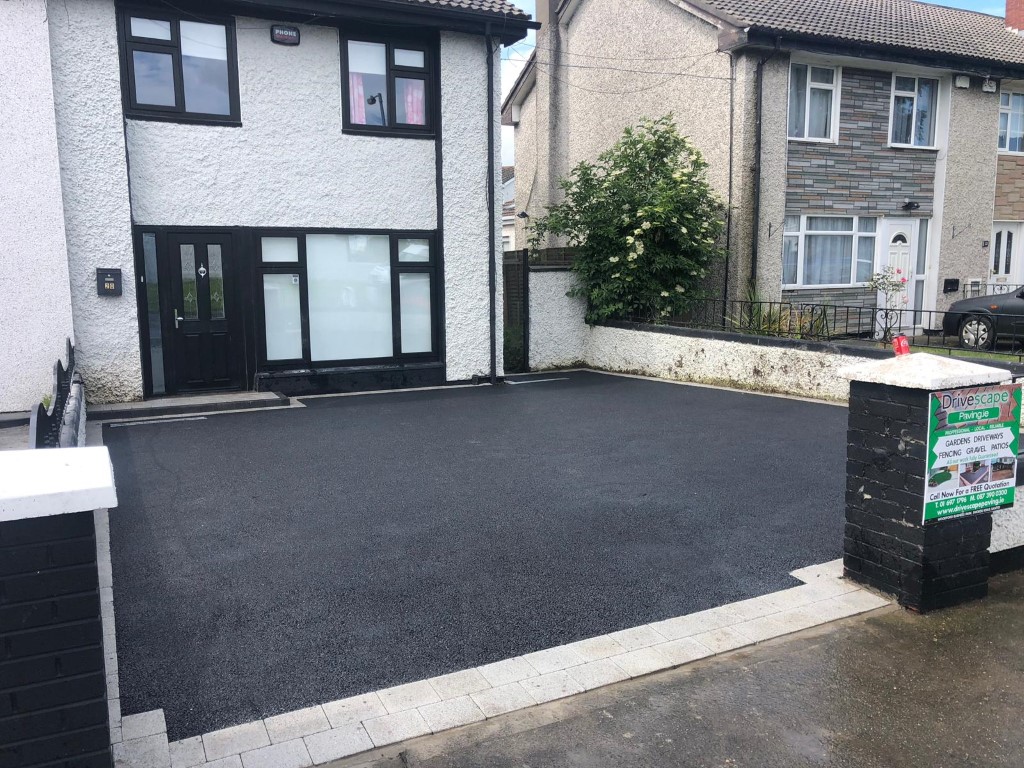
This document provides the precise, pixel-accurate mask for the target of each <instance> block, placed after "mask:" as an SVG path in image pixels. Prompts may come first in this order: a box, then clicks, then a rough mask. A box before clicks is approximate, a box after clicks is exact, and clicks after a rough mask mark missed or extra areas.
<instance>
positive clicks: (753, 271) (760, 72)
mask: <svg viewBox="0 0 1024 768" xmlns="http://www.w3.org/2000/svg"><path fill="white" fill-rule="evenodd" d="M781 42H782V41H781V38H778V37H777V38H775V48H773V49H772V51H771V53H769V54H768V55H767V56H764V57H763V58H761V59H760V60H759V61H758V62H757V70H756V76H755V82H756V87H757V122H756V129H755V131H754V211H753V213H754V242H753V243H752V244H751V249H750V287H751V289H754V290H756V289H757V255H758V253H757V252H758V240H759V239H760V236H761V123H762V117H763V112H764V65H765V64H767V63H768V62H769V61H770V60H771V59H772V58H774V57H775V54H777V53H778V52H779V49H780V46H781Z"/></svg>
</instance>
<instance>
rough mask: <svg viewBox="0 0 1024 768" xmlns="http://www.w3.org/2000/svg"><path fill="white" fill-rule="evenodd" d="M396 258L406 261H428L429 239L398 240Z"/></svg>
mask: <svg viewBox="0 0 1024 768" xmlns="http://www.w3.org/2000/svg"><path fill="white" fill-rule="evenodd" d="M398 260H399V261H406V262H425V261H430V241H429V240H399V241H398Z"/></svg>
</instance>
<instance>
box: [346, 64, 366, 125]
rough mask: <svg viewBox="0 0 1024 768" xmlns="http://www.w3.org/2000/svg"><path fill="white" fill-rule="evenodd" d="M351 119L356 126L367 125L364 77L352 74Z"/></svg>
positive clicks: (349, 97)
mask: <svg viewBox="0 0 1024 768" xmlns="http://www.w3.org/2000/svg"><path fill="white" fill-rule="evenodd" d="M348 110H349V119H350V120H351V121H352V123H353V124H355V125H366V94H365V93H363V76H362V75H360V74H358V73H355V72H353V73H351V74H350V75H349V76H348Z"/></svg>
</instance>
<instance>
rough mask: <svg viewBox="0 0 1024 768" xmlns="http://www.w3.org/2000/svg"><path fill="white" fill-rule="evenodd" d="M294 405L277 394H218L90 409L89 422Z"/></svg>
mask: <svg viewBox="0 0 1024 768" xmlns="http://www.w3.org/2000/svg"><path fill="white" fill-rule="evenodd" d="M290 404H291V398H288V397H285V396H284V395H281V394H278V393H277V392H215V393H206V394H197V395H182V396H180V397H159V398H153V399H152V400H139V401H137V402H132V403H109V404H104V405H90V406H88V407H87V409H86V412H87V417H88V419H89V421H112V420H115V419H146V418H151V417H154V416H182V415H187V414H195V413H212V412H216V411H242V410H250V409H253V408H280V407H283V406H288V405H290Z"/></svg>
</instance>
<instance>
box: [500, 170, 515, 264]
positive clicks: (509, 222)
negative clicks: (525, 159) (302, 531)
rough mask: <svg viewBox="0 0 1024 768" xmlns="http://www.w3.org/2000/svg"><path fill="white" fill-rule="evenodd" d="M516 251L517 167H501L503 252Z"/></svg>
mask: <svg viewBox="0 0 1024 768" xmlns="http://www.w3.org/2000/svg"><path fill="white" fill-rule="evenodd" d="M515 249H516V167H515V166H514V165H503V166H502V167H501V250H503V251H514V250H515Z"/></svg>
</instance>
